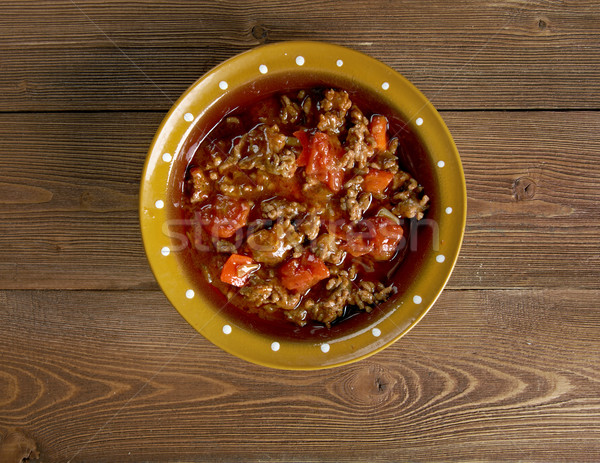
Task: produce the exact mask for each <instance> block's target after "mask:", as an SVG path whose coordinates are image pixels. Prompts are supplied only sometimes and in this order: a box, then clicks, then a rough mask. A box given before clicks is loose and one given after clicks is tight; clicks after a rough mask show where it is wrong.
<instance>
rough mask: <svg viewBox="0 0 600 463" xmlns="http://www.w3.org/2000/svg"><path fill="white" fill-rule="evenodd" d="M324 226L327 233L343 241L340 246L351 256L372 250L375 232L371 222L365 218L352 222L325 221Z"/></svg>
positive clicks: (341, 220) (342, 220) (343, 220)
mask: <svg viewBox="0 0 600 463" xmlns="http://www.w3.org/2000/svg"><path fill="white" fill-rule="evenodd" d="M325 226H326V227H327V230H328V231H329V233H331V234H333V235H335V236H337V237H338V238H340V239H341V240H342V241H343V243H342V246H341V247H342V248H343V249H344V250H345V251H346V252H348V253H349V254H351V255H352V256H354V257H359V256H363V255H365V254H368V253H370V252H371V251H372V250H373V247H374V244H373V238H374V237H375V232H374V230H373V226H372V224H370V223H369V222H367V221H366V220H361V221H360V222H356V223H353V222H350V221H349V220H345V219H340V220H337V221H335V222H329V223H328V222H326V223H325Z"/></svg>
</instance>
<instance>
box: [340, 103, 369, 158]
mask: <svg viewBox="0 0 600 463" xmlns="http://www.w3.org/2000/svg"><path fill="white" fill-rule="evenodd" d="M350 118H351V120H352V124H353V125H352V127H351V128H350V129H349V130H348V136H347V137H346V152H345V153H344V156H343V157H342V160H341V162H340V164H341V165H342V167H343V168H344V169H352V168H353V167H354V166H358V167H359V168H364V167H366V165H367V161H368V160H369V158H370V157H371V156H373V154H374V153H375V140H374V139H373V137H372V136H371V132H369V120H368V119H367V118H366V117H365V116H364V115H363V113H362V112H361V110H360V109H358V108H357V107H356V106H353V107H352V110H351V111H350Z"/></svg>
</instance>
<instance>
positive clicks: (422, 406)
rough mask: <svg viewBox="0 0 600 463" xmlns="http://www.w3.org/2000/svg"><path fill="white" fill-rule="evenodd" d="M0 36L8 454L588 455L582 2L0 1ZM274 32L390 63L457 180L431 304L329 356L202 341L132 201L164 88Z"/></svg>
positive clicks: (1, 320) (597, 438)
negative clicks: (457, 204) (163, 274)
mask: <svg viewBox="0 0 600 463" xmlns="http://www.w3.org/2000/svg"><path fill="white" fill-rule="evenodd" d="M332 18H333V19H332ZM0 31H1V33H0V463H5V461H4V460H7V459H9V460H10V461H7V462H6V463H14V462H13V460H14V461H18V458H20V457H21V456H23V458H25V457H26V456H27V455H29V456H30V457H31V459H30V461H32V459H33V461H40V462H44V463H64V462H67V461H72V462H74V463H75V462H92V463H99V462H107V463H109V462H110V463H113V462H129V461H130V462H137V461H156V462H160V461H214V462H225V461H227V462H229V461H249V462H254V461H256V462H258V461H298V462H332V463H333V462H350V461H369V462H389V461H427V462H429V461H528V462H548V461H578V462H579V461H581V462H588V461H589V462H595V461H600V396H599V394H598V391H600V368H599V365H600V341H599V337H598V333H599V332H600V302H599V301H600V252H599V249H600V234H599V233H598V230H599V227H600V206H599V204H600V193H599V192H600V166H599V164H598V160H599V153H600V139H599V138H598V127H600V91H599V90H600V7H599V6H598V2H597V1H594V0H578V1H545V0H532V1H526V0H499V1H494V0H481V1H476V0H458V1H455V2H451V1H449V0H445V1H443V0H432V1H429V2H409V1H408V0H397V1H394V2H391V1H385V0H354V1H351V2H348V1H337V0H336V1H331V2H319V1H316V0H293V1H288V2H282V1H279V0H264V1H258V0H251V1H248V2H234V1H230V0H226V1H224V0H221V1H216V2H208V1H205V0H201V1H195V2H187V1H181V0H161V1H155V0H130V1H123V0H102V1H100V0H55V1H54V0H31V1H29V0H5V1H2V2H0ZM285 40H322V41H325V42H330V43H337V44H340V45H345V46H348V47H351V48H354V49H356V50H360V51H362V52H365V53H368V54H370V55H371V56H374V57H375V58H378V59H380V60H382V61H383V62H385V63H387V64H388V65H390V66H391V67H393V68H394V69H396V70H398V71H399V72H401V73H402V74H404V75H405V76H406V77H407V78H409V80H411V81H412V82H413V83H414V84H415V85H417V87H419V88H420V89H421V90H422V91H423V92H424V93H425V95H426V96H427V97H429V98H430V99H431V101H432V102H433V103H434V104H435V105H436V107H438V109H440V110H441V112H442V116H443V117H444V119H445V121H446V123H447V125H448V127H449V129H450V131H451V133H452V134H453V136H454V139H455V141H456V144H457V146H458V149H459V151H460V154H461V158H462V162H463V166H464V170H465V176H466V179H467V188H468V225H467V230H466V234H465V240H464V244H463V248H462V251H461V255H460V257H459V260H458V263H457V266H456V268H455V271H454V273H453V276H452V277H451V279H450V281H449V284H448V286H447V289H446V290H445V291H444V292H443V293H442V295H441V296H440V298H439V300H438V301H437V303H436V304H435V305H434V307H433V308H432V310H431V311H430V312H429V314H428V315H427V316H426V317H425V318H424V319H423V320H422V321H421V322H420V323H419V324H418V325H417V326H416V327H415V328H414V329H413V330H412V331H411V332H410V333H408V335H406V336H405V337H404V338H402V339H401V340H400V341H399V342H398V343H396V344H395V345H393V346H391V347H390V348H388V349H386V350H385V351H383V352H381V353H379V354H377V355H375V356H373V357H371V358H369V359H367V360H364V361H361V362H358V363H355V364H353V365H348V366H344V367H339V368H336V369H333V370H327V371H316V372H286V371H278V370H271V369H267V368H263V367H259V366H255V365H253V364H249V363H246V362H244V361H242V360H239V359H237V358H235V357H232V356H230V355H229V354H226V353H225V352H223V351H221V350H220V349H218V348H216V347H215V346H213V345H212V344H210V343H209V342H208V341H206V340H205V339H204V338H202V336H200V335H199V334H197V333H196V332H195V331H194V330H193V329H192V328H191V327H190V326H189V325H188V324H187V323H186V322H185V321H184V320H183V318H181V317H180V316H179V315H178V313H177V312H176V311H175V309H174V308H173V307H172V306H171V305H170V304H169V303H168V301H167V300H166V298H165V297H164V295H163V294H162V293H161V292H160V291H158V286H157V284H156V282H155V280H154V278H153V276H152V273H151V272H150V270H149V267H148V264H147V262H146V258H145V255H144V251H143V247H142V243H141V238H140V232H139V225H138V218H137V201H138V188H139V180H140V177H141V171H142V167H143V163H144V159H145V156H146V151H147V149H148V147H149V145H150V142H151V139H152V137H153V134H154V132H155V130H156V128H157V127H158V125H159V123H160V121H161V119H162V118H163V116H164V114H165V113H166V111H167V110H168V108H169V107H170V106H171V104H172V102H173V101H174V100H175V99H177V98H178V97H179V95H180V94H181V93H182V92H183V91H184V90H185V89H186V88H187V87H188V86H189V85H190V84H191V83H193V82H194V81H195V80H196V79H197V78H198V77H200V76H201V75H202V74H203V73H205V72H206V71H208V70H209V69H210V68H211V67H213V66H214V65H216V64H218V63H220V62H221V61H223V60H225V59H227V58H229V57H231V56H233V55H235V54H237V53H239V52H242V51H245V50H248V49H251V48H253V47H255V46H257V45H260V44H263V43H271V42H277V41H285ZM37 451H39V455H40V456H39V460H38V459H37V458H36V457H37Z"/></svg>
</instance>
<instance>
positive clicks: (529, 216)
mask: <svg viewBox="0 0 600 463" xmlns="http://www.w3.org/2000/svg"><path fill="white" fill-rule="evenodd" d="M444 117H445V119H446V121H447V122H448V125H449V127H450V129H451V131H452V133H453V135H454V137H455V140H456V142H457V145H458V148H459V150H460V152H461V156H462V160H463V164H464V169H465V173H466V178H467V188H468V197H469V199H468V201H469V202H468V226H467V232H466V237H465V242H464V246H463V249H462V252H461V256H460V258H459V261H458V265H457V268H456V269H455V272H454V275H453V277H452V279H451V281H450V283H449V284H450V287H452V288H524V287H545V286H550V287H562V286H564V285H569V286H572V287H579V288H596V289H597V288H598V284H599V281H600V265H598V263H599V260H600V255H599V254H598V249H599V245H600V237H599V236H598V233H597V230H598V226H599V224H600V206H599V205H598V204H600V193H599V192H600V167H599V166H598V164H597V153H598V152H599V150H600V142H599V141H598V138H597V137H596V136H595V134H596V132H597V127H598V126H599V124H600V113H596V112H568V113H563V112H531V113H512V112H498V113H495V112H481V113H480V112H466V113H462V112H458V113H454V112H450V113H444ZM161 118H162V114H158V113H157V114H153V113H151V114H144V113H99V114H87V113H77V114H69V113H58V114H11V115H1V116H0V192H1V195H0V218H1V220H0V288H4V289H22V288H29V289H57V288H61V289H128V288H134V289H135V288H137V289H156V288H157V285H156V283H155V281H154V278H153V276H152V274H151V272H150V270H149V268H148V266H147V263H146V259H145V255H144V251H143V247H142V244H141V239H140V235H139V225H138V219H137V191H138V184H139V179H140V177H141V170H142V166H143V163H144V157H145V151H146V149H147V147H148V146H149V144H150V141H151V139H152V136H153V133H154V130H155V129H156V127H158V124H159V122H160V119H161ZM582 140H588V141H587V142H585V143H584V142H582ZM522 178H526V179H529V180H531V181H532V182H533V183H535V192H534V195H533V197H532V198H530V199H527V198H528V197H529V196H527V195H525V196H527V198H526V197H524V196H523V194H522V193H519V194H520V195H521V196H519V198H521V199H519V200H516V199H515V191H516V190H515V188H514V183H515V181H516V180H517V179H522ZM531 191H532V190H531V189H530V190H529V192H530V193H527V194H528V195H531Z"/></svg>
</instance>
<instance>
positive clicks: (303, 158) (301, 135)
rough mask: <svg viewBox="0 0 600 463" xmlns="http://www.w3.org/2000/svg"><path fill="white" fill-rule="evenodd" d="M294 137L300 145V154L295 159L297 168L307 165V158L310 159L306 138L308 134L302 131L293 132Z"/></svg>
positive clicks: (308, 142)
mask: <svg viewBox="0 0 600 463" xmlns="http://www.w3.org/2000/svg"><path fill="white" fill-rule="evenodd" d="M294 137H296V138H297V139H298V140H299V141H300V144H301V145H302V152H301V153H300V156H298V159H296V164H298V166H299V167H303V166H305V165H306V164H308V158H309V157H310V139H309V138H308V133H306V132H305V131H304V130H297V131H295V132H294Z"/></svg>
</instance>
